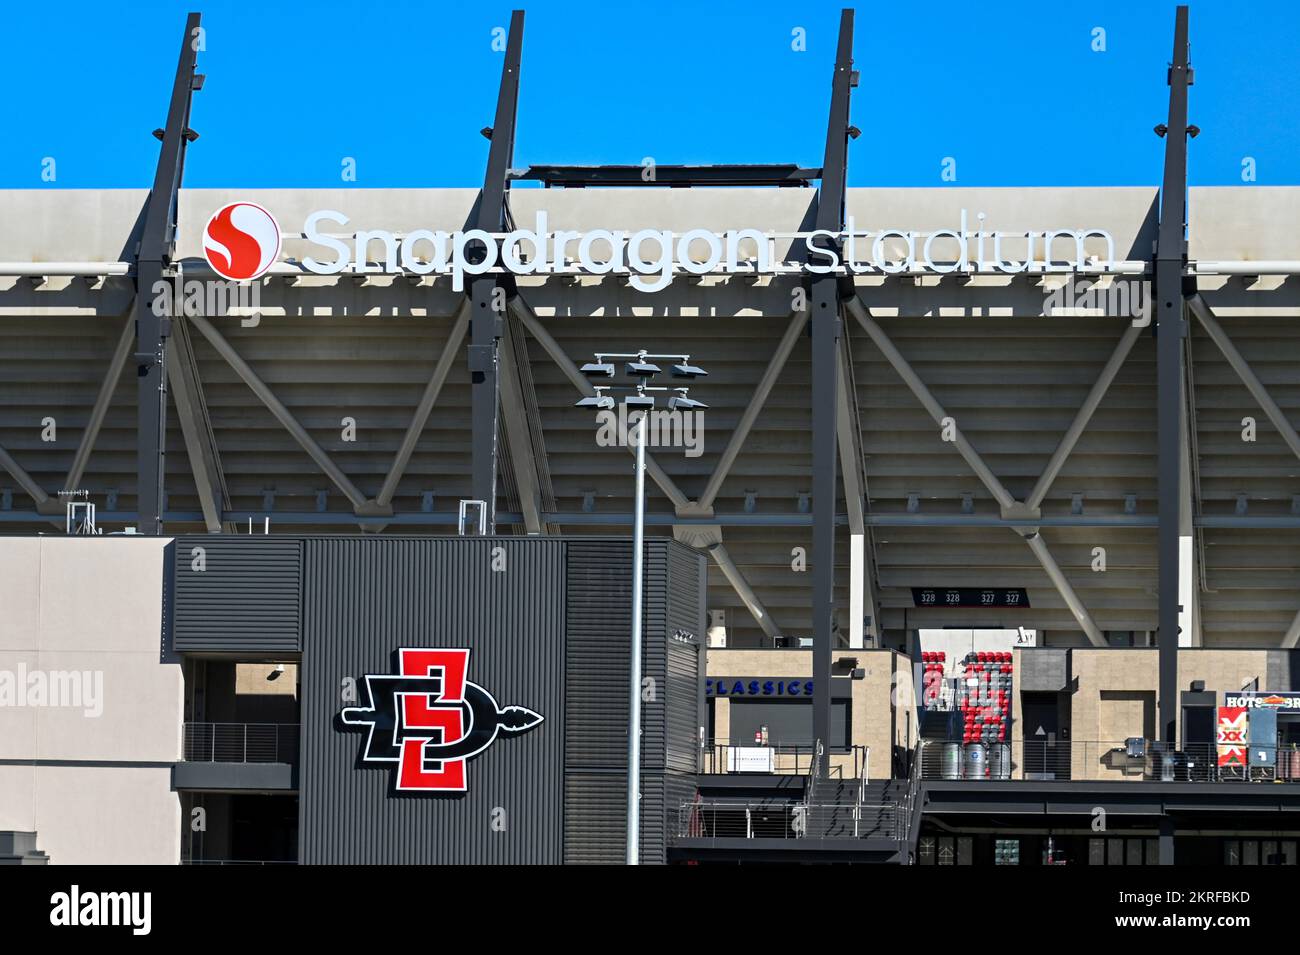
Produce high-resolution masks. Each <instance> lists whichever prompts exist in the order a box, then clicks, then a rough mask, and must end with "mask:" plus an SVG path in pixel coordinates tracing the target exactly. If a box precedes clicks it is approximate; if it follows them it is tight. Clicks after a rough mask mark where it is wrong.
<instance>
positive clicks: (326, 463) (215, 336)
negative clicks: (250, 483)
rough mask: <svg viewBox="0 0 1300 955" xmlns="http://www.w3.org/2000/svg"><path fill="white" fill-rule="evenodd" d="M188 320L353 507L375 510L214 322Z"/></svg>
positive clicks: (359, 509) (193, 317)
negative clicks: (217, 328) (214, 325)
mask: <svg viewBox="0 0 1300 955" xmlns="http://www.w3.org/2000/svg"><path fill="white" fill-rule="evenodd" d="M186 321H188V322H189V323H190V324H191V325H193V326H194V327H195V328H197V329H198V330H199V331H200V332H202V333H203V336H204V337H205V338H206V339H207V340H208V341H209V342H211V343H212V347H213V348H215V349H216V350H217V354H219V355H220V356H221V357H222V358H224V359H225V360H226V363H227V364H228V365H230V367H231V368H233V369H234V371H235V374H237V375H238V376H239V377H240V379H242V380H243V382H244V384H246V385H248V387H249V389H250V390H251V391H252V392H253V394H255V395H257V398H258V400H259V401H261V402H262V404H264V405H266V408H267V410H268V411H270V412H271V414H273V415H274V416H275V419H276V420H277V421H279V422H280V424H281V426H282V427H283V428H284V429H285V430H286V431H288V432H289V434H290V436H291V437H292V438H293V439H294V440H295V441H297V442H298V445H299V446H300V447H301V448H302V449H303V450H304V451H306V452H307V454H308V456H310V457H311V459H312V460H313V461H315V462H316V466H317V467H319V468H320V469H321V471H322V472H324V474H325V475H326V476H327V477H328V478H329V479H330V480H331V481H333V482H334V484H335V485H336V486H337V487H338V489H339V490H340V491H342V492H343V495H344V496H345V497H346V498H347V499H348V501H349V502H351V504H352V507H353V509H354V510H356V511H358V512H366V511H370V510H372V508H368V507H367V503H368V502H367V501H366V496H365V495H364V494H362V493H361V491H359V490H358V489H357V486H356V485H355V484H353V483H352V481H351V480H349V479H348V476H347V475H346V474H344V473H343V471H342V470H341V469H340V468H339V466H338V465H337V464H335V463H334V461H333V460H332V459H331V458H330V456H329V455H328V454H327V453H326V452H325V450H324V449H323V448H322V447H321V446H320V445H319V444H317V443H316V441H315V439H314V438H312V436H311V435H310V434H308V433H307V429H306V428H304V427H303V426H302V425H301V424H300V423H299V422H298V419H297V418H295V417H294V416H293V414H292V413H291V412H290V411H289V409H288V408H286V407H285V406H284V404H283V403H282V402H281V401H280V399H279V398H277V397H276V396H275V394H274V393H273V392H272V391H271V389H270V388H269V387H267V385H266V382H264V381H262V379H261V378H259V377H258V376H257V373H256V372H255V371H253V369H252V368H251V367H249V364H248V362H246V361H244V359H243V358H241V357H240V355H239V353H238V352H236V351H235V350H234V348H232V347H231V346H230V342H228V341H226V339H225V338H224V337H223V336H222V335H221V333H220V332H218V331H217V330H216V329H215V328H214V327H213V326H212V323H211V322H209V321H208V320H207V319H206V318H204V317H202V316H200V315H191V316H189V317H188V318H186Z"/></svg>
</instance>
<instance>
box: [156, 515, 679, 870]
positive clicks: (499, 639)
mask: <svg viewBox="0 0 1300 955" xmlns="http://www.w3.org/2000/svg"><path fill="white" fill-rule="evenodd" d="M195 546H204V547H206V548H207V560H208V565H207V566H208V569H207V570H206V571H203V572H195V571H193V570H192V569H191V567H190V559H191V558H190V554H191V550H192V548H193V547H195ZM175 551H176V554H177V560H176V565H175V575H174V581H175V591H176V595H177V596H176V603H177V613H176V620H175V624H174V627H173V644H174V645H175V646H176V647H177V648H178V649H180V650H185V651H191V652H230V653H242V654H248V655H263V654H265V653H268V652H272V651H278V650H282V649H295V650H296V649H298V648H301V650H302V724H303V725H302V732H301V740H302V752H301V755H300V760H299V765H300V777H299V778H300V792H301V796H300V806H301V819H300V826H299V847H300V850H299V851H300V857H301V861H303V862H306V863H463V862H475V863H484V862H492V863H558V862H561V861H568V862H603V861H607V862H617V861H621V860H622V858H623V846H624V826H625V820H626V810H625V802H624V799H625V793H626V779H627V723H628V676H629V666H630V662H629V653H628V648H629V630H630V628H631V610H630V607H631V564H632V552H631V542H630V541H628V540H609V539H597V538H547V537H528V538H511V537H506V538H462V537H452V538H425V537H374V538H354V537H306V538H296V539H291V538H284V537H279V538H273V537H262V536H251V537H240V538H234V537H232V538H210V537H199V538H181V539H178V540H177V542H176V545H175ZM494 567H497V568H501V569H494ZM214 571H216V572H215V573H214ZM704 573H705V568H704V557H703V556H702V555H700V554H698V553H696V552H694V551H692V550H691V549H689V548H687V547H685V546H683V545H681V544H678V543H675V542H672V541H667V540H652V541H649V542H647V544H646V575H645V580H646V588H645V618H644V627H643V635H644V636H643V672H644V675H645V676H646V677H648V678H649V679H650V680H652V681H653V683H652V686H653V694H652V695H651V698H649V699H648V700H647V701H646V704H645V706H644V709H643V715H642V726H643V737H642V740H643V743H642V769H643V772H644V785H643V797H642V847H643V852H642V857H643V860H644V861H646V862H662V861H664V859H665V855H666V838H667V833H668V829H669V828H670V826H671V825H672V824H674V823H675V818H676V815H675V814H676V807H677V806H678V805H679V804H680V803H681V802H682V801H684V800H688V799H690V798H691V797H692V796H693V795H694V791H695V777H694V773H695V771H696V766H697V758H698V757H697V754H698V747H697V742H696V740H697V733H698V726H699V712H700V688H701V684H700V674H701V663H700V642H701V635H702V633H703V629H704V593H705V589H704ZM246 591H247V592H252V593H253V594H254V595H255V599H254V600H253V602H252V603H251V604H248V606H250V607H253V608H256V607H263V608H264V609H265V610H266V612H267V613H268V615H269V617H270V618H271V619H273V621H274V622H275V625H274V626H271V625H269V624H265V623H264V624H263V625H262V626H260V627H258V626H254V624H255V623H256V621H257V619H258V618H257V615H256V613H255V612H253V610H244V609H237V610H236V613H235V616H234V617H233V618H232V617H229V616H228V614H229V613H230V612H231V608H232V607H233V608H241V607H243V606H244V605H245V604H246V603H247V599H246ZM259 594H260V595H261V596H257V595H259ZM268 594H274V599H273V600H272V598H271V597H269V596H267V595H268ZM290 605H292V606H293V607H294V608H295V612H294V614H292V615H290V613H289V609H288V608H289V607H290ZM299 607H300V611H299V610H298V609H297V608H299ZM182 608H185V609H184V612H182ZM404 646H465V647H470V648H472V653H471V655H470V667H469V679H470V680H472V681H473V682H475V683H478V684H480V685H481V686H483V687H484V688H485V689H487V690H488V691H489V692H491V693H492V694H493V695H494V696H495V697H496V699H497V701H498V702H499V703H500V704H501V705H507V704H521V705H525V706H528V707H530V708H532V709H534V710H536V711H537V712H539V713H541V714H542V715H543V716H544V717H545V722H544V723H542V724H541V725H540V726H538V727H536V728H535V729H533V730H531V731H529V732H528V733H525V734H523V735H522V736H519V737H515V738H499V739H498V740H497V741H496V742H495V743H494V744H493V746H492V747H491V748H490V749H489V750H488V751H487V752H486V753H484V754H483V755H481V756H480V757H478V758H476V759H473V760H471V761H470V762H469V763H468V765H467V774H468V792H467V793H466V794H464V795H457V796H451V797H446V796H413V795H393V794H391V792H390V788H391V787H390V778H389V777H390V772H391V770H390V769H388V768H386V767H385V768H372V767H364V766H362V765H361V764H360V762H359V754H360V752H361V746H362V742H363V739H364V736H363V734H362V733H361V732H357V731H346V730H341V729H340V728H339V726H338V724H337V722H336V719H337V716H338V713H339V710H340V709H341V708H342V706H343V705H344V702H343V699H342V686H343V681H344V680H345V679H348V678H351V679H352V680H356V681H358V683H359V682H360V679H361V677H362V676H364V675H365V674H368V673H390V672H393V669H394V663H393V659H392V656H393V651H394V650H396V649H397V648H399V647H404ZM665 814H672V816H673V819H672V820H669V819H667V818H666V815H665ZM498 820H502V821H504V828H503V829H502V828H498V827H496V826H494V825H493V823H494V821H498Z"/></svg>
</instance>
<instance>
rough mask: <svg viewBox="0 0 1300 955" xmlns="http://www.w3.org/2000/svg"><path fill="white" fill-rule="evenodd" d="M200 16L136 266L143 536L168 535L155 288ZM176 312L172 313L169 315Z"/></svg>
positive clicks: (199, 81)
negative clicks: (164, 519)
mask: <svg viewBox="0 0 1300 955" xmlns="http://www.w3.org/2000/svg"><path fill="white" fill-rule="evenodd" d="M199 20H200V15H199V14H197V13H191V14H190V15H189V16H188V17H187V18H186V20H185V35H184V36H183V37H182V38H181V53H180V59H179V62H178V63H177V65H176V79H175V81H174V82H173V84H172V97H171V105H170V106H169V107H168V109H167V125H166V126H165V127H164V128H163V129H162V130H161V133H162V150H161V152H160V153H159V156H158V168H157V170H156V171H155V173H154V180H153V190H152V191H151V192H150V193H149V199H148V206H147V208H146V211H145V216H144V228H143V229H142V231H141V233H140V249H139V252H138V254H137V256H136V268H135V304H134V306H133V308H134V311H135V365H136V378H137V390H136V395H137V423H136V513H137V515H138V518H139V527H140V532H141V533H142V534H151V535H155V536H156V535H159V534H161V533H162V514H163V473H164V463H165V460H166V459H165V454H166V450H167V367H166V362H167V336H168V335H169V334H170V332H171V329H170V327H169V326H170V321H169V320H168V319H166V318H165V317H164V316H163V315H160V314H159V311H160V310H158V309H155V308H154V307H153V302H154V297H155V294H156V292H155V288H156V287H157V285H158V283H159V282H161V281H163V278H164V274H163V273H164V269H165V268H167V267H169V266H170V264H171V254H172V243H173V242H174V240H175V237H176V200H177V194H178V192H179V191H180V187H181V177H182V174H183V173H184V169H185V148H186V146H187V145H188V144H189V142H190V141H191V140H193V139H195V138H197V137H196V136H195V134H194V133H193V132H192V131H191V130H190V128H189V127H190V101H191V99H192V96H193V93H194V91H195V90H196V89H199V88H200V87H202V85H203V77H202V76H197V75H196V74H195V72H194V68H195V66H196V64H197V60H198V54H197V49H198V47H199V45H200V43H199V35H200V34H199V30H200V27H199ZM155 135H157V134H155ZM168 314H170V312H168Z"/></svg>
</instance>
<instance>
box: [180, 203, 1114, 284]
mask: <svg viewBox="0 0 1300 955" xmlns="http://www.w3.org/2000/svg"><path fill="white" fill-rule="evenodd" d="M986 218H987V217H986V216H985V215H984V213H982V212H981V213H977V215H976V224H975V228H974V229H972V228H970V223H969V221H968V216H967V212H966V210H965V209H962V210H960V215H959V216H957V217H956V223H955V228H951V229H939V230H937V231H934V232H917V231H912V230H904V229H881V230H878V231H872V230H861V229H858V228H857V225H856V223H855V222H854V220H853V219H852V218H849V219H848V221H847V228H846V229H844V230H843V231H839V232H837V231H832V230H825V229H819V230H816V231H813V232H796V233H789V232H785V233H777V232H771V231H763V230H760V229H730V230H727V231H725V232H714V231H713V230H711V229H688V230H687V231H685V232H680V233H678V232H674V231H672V230H668V229H639V230H635V231H628V230H622V229H613V230H611V229H593V230H591V231H589V232H575V231H568V230H564V229H558V230H555V231H551V228H550V223H549V220H548V216H547V213H546V211H545V210H542V211H539V212H538V213H537V214H536V216H535V218H534V221H533V228H531V229H515V230H513V231H511V232H508V233H505V234H504V235H503V234H498V233H491V232H487V231H484V230H482V229H467V230H463V231H456V232H442V231H433V230H430V229H415V230H413V231H410V232H405V233H398V232H391V231H388V230H385V229H361V230H353V231H350V232H349V231H346V230H347V227H348V226H349V225H350V220H349V218H348V217H347V216H346V215H344V214H343V213H342V212H338V211H336V210H333V209H322V210H319V211H316V212H313V213H311V214H310V215H308V216H307V218H306V221H305V222H304V224H303V231H302V233H301V234H291V235H289V236H288V238H290V239H294V240H297V239H305V240H306V241H307V242H308V243H309V244H310V246H312V248H310V249H309V250H308V251H309V254H307V255H304V256H303V258H302V262H301V266H302V268H303V269H304V270H306V271H307V272H311V273H314V274H316V275H338V274H341V273H344V272H350V273H374V272H379V273H387V274H400V273H407V274H410V275H448V274H449V275H450V276H451V278H452V288H453V289H454V290H455V291H457V292H461V291H464V289H465V282H466V280H467V277H468V278H469V279H470V280H472V279H473V277H475V276H479V275H485V274H487V273H495V272H508V273H511V274H514V275H535V274H536V275H548V274H549V275H554V274H586V275H597V276H599V275H607V274H610V273H615V274H618V275H624V276H626V277H627V282H628V284H629V285H630V286H631V287H632V288H633V289H635V290H637V291H640V292H658V291H660V290H662V289H664V288H667V287H668V285H670V284H671V283H672V281H673V277H674V276H675V275H676V274H678V273H686V274H688V275H695V276H703V275H708V274H722V275H726V274H734V273H740V274H749V275H752V276H757V275H764V274H766V275H778V274H782V275H798V274H803V273H807V274H811V275H864V274H867V275H897V274H910V273H916V274H921V273H933V274H940V275H943V274H949V273H953V272H957V273H967V274H974V273H998V272H1000V273H1004V274H1013V275H1014V274H1016V273H1021V272H1026V273H1044V272H1069V271H1080V270H1084V269H1090V270H1095V271H1099V272H1106V271H1108V270H1110V269H1111V268H1112V267H1113V265H1114V252H1115V242H1114V239H1113V238H1112V237H1111V235H1110V234H1109V233H1108V232H1106V231H1105V230H1104V229H1046V230H1033V229H1030V230H1027V231H1018V232H1017V231H1013V232H1004V231H1000V230H996V229H988V228H986V222H985V220H986ZM283 238H284V236H282V235H281V233H280V231H279V226H278V225H277V224H276V221H275V218H274V217H273V216H272V215H271V214H270V213H269V212H267V210H265V209H263V208H262V207H261V206H259V205H257V204H256V203H252V202H235V203H231V204H229V205H227V206H224V207H222V208H221V209H219V210H217V212H216V213H214V214H213V216H212V218H211V219H210V220H209V222H208V226H207V228H206V229H205V231H204V237H203V249H204V254H205V255H206V256H207V259H208V262H209V264H211V266H212V268H213V269H214V270H215V271H216V272H217V274H218V275H220V276H222V277H224V278H227V279H231V280H234V281H247V280H249V279H252V278H257V277H258V276H261V275H263V274H264V273H265V272H267V271H268V270H269V269H270V268H271V266H272V265H273V264H274V262H275V260H276V259H277V258H278V257H279V254H280V245H281V240H282V239H283ZM321 250H324V254H322V252H321Z"/></svg>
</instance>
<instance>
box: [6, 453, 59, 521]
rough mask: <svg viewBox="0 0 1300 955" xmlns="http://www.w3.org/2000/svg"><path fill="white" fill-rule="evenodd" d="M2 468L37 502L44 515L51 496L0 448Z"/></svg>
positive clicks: (37, 506)
mask: <svg viewBox="0 0 1300 955" xmlns="http://www.w3.org/2000/svg"><path fill="white" fill-rule="evenodd" d="M0 468H4V469H5V470H6V471H8V472H9V476H10V477H12V478H13V479H14V480H15V481H17V482H18V486H19V487H21V488H22V489H23V490H24V491H26V492H27V496H28V497H30V498H31V499H32V500H33V501H35V502H36V508H37V510H38V511H40V512H41V513H44V510H45V509H46V508H48V507H49V506H50V496H49V495H48V494H46V493H45V491H44V490H42V489H41V486H40V485H39V484H37V483H36V479H35V478H33V477H32V476H31V475H30V474H28V473H27V472H26V471H25V470H24V469H23V466H22V465H21V464H19V463H18V462H17V461H15V460H14V459H13V457H12V456H11V455H10V454H9V452H8V451H6V450H5V449H4V448H0Z"/></svg>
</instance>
